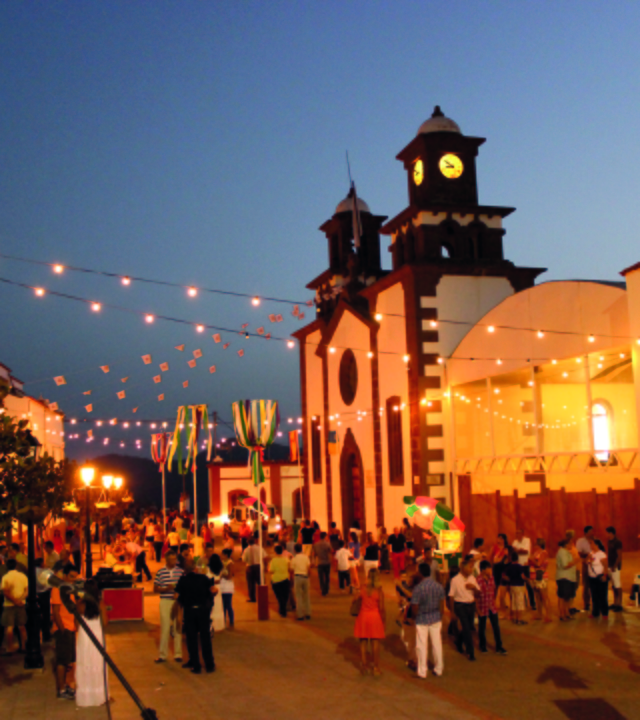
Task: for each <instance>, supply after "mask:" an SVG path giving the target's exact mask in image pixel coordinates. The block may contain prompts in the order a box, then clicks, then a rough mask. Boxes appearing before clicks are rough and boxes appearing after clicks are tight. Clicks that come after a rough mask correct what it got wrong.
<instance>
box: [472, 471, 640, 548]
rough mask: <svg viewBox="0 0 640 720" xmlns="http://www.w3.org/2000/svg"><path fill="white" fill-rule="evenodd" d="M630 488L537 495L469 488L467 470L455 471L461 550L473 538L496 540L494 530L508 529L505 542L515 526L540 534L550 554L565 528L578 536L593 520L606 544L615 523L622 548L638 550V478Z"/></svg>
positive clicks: (526, 532)
mask: <svg viewBox="0 0 640 720" xmlns="http://www.w3.org/2000/svg"><path fill="white" fill-rule="evenodd" d="M634 485H635V487H634V488H633V489H632V490H612V489H611V488H609V489H608V491H607V492H606V493H598V492H597V491H596V489H595V488H594V489H592V490H591V491H588V492H565V490H564V489H562V490H545V491H544V492H543V493H541V494H538V495H526V496H525V497H519V496H518V492H517V491H515V492H514V493H513V494H512V495H503V494H501V493H500V491H496V492H495V493H484V494H473V493H472V492H471V476H470V475H458V493H459V494H458V498H459V514H460V518H461V520H462V522H464V523H465V525H466V533H465V550H467V551H468V550H469V549H470V548H471V547H472V544H473V540H474V538H477V537H482V538H484V540H485V543H486V544H487V545H489V544H491V545H493V543H494V542H495V539H496V536H497V534H498V533H500V532H503V533H506V535H507V538H508V539H509V542H511V541H512V540H513V538H514V537H515V531H516V528H517V527H522V528H523V530H524V532H525V535H526V536H527V537H529V538H531V541H532V543H535V541H536V538H544V540H545V541H546V543H547V548H548V550H549V553H550V554H551V555H555V552H556V550H557V547H558V542H559V540H561V539H562V538H563V537H564V535H565V531H566V530H568V529H572V530H575V532H576V539H577V538H579V537H582V535H583V529H584V527H585V526H586V525H593V527H594V528H595V531H596V537H597V538H600V539H601V540H602V542H603V543H604V545H605V548H606V545H607V538H606V533H605V529H606V528H607V527H608V526H609V525H613V526H614V527H615V528H616V531H617V534H618V538H619V539H620V540H621V541H622V545H623V549H624V550H627V551H632V550H640V539H639V537H638V536H639V535H640V480H638V478H636V479H635V481H634Z"/></svg>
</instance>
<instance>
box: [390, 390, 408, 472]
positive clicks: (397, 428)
mask: <svg viewBox="0 0 640 720" xmlns="http://www.w3.org/2000/svg"><path fill="white" fill-rule="evenodd" d="M401 404H402V400H401V398H400V397H398V396H393V397H390V398H387V445H388V453H389V485H404V467H403V461H402V411H401V410H400V407H401Z"/></svg>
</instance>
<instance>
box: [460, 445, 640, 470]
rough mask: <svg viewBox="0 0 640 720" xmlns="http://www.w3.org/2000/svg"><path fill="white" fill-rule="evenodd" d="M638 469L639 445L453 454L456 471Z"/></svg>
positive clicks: (639, 463)
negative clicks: (478, 455) (516, 452)
mask: <svg viewBox="0 0 640 720" xmlns="http://www.w3.org/2000/svg"><path fill="white" fill-rule="evenodd" d="M632 470H637V471H638V472H640V449H638V448H623V449H620V450H609V451H607V452H603V451H601V450H598V451H594V452H591V451H589V450H583V451H570V452H552V453H540V454H539V455H536V454H527V455H496V456H485V457H474V458H456V472H457V473H458V474H461V475H463V474H466V473H479V474H482V475H496V474H498V475H516V474H520V473H565V474H570V473H571V474H584V473H603V472H608V473H612V472H616V473H628V472H631V471H632Z"/></svg>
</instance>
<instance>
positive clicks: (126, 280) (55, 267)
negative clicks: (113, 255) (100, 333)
mask: <svg viewBox="0 0 640 720" xmlns="http://www.w3.org/2000/svg"><path fill="white" fill-rule="evenodd" d="M0 258H3V259H5V260H13V261H17V262H23V263H28V264H32V265H39V266H44V267H49V268H51V269H52V271H53V272H54V273H56V274H58V275H61V274H63V273H64V272H65V271H67V270H69V271H73V272H81V273H89V274H94V275H101V276H104V277H109V278H117V279H119V280H120V281H121V283H122V284H123V285H126V286H128V285H130V284H131V283H132V282H133V281H135V282H142V283H148V284H154V285H159V286H165V287H176V288H181V289H183V290H185V291H186V293H187V295H188V296H189V297H196V296H197V295H198V293H199V292H204V293H215V294H221V295H228V296H232V297H239V298H247V299H250V300H251V302H252V304H253V305H254V306H259V305H260V304H261V302H262V301H269V302H278V303H284V304H287V305H306V306H309V307H310V306H311V305H312V304H313V302H312V301H310V300H307V301H302V300H290V299H287V298H278V297H271V296H260V295H255V294H250V293H243V292H236V291H231V290H220V289H219V288H206V287H196V286H194V285H184V284H182V283H175V282H171V281H168V280H155V279H150V278H144V277H139V276H130V275H123V274H121V273H114V272H109V271H106V270H96V269H93V268H83V267H79V266H74V265H62V264H60V263H52V262H46V261H42V260H33V259H30V258H23V257H19V256H16V255H8V254H4V253H0ZM0 280H1V281H2V282H7V283H10V284H15V285H19V286H21V287H26V288H28V289H31V290H34V291H35V292H36V294H37V295H40V296H42V295H44V294H45V293H49V294H52V295H58V296H59V297H67V298H69V299H75V300H81V301H82V302H86V303H90V304H91V305H92V309H93V310H94V311H96V312H97V311H99V310H101V309H102V306H103V304H102V303H99V302H95V301H90V300H87V299H86V298H78V297H77V296H72V295H65V294H64V293H57V292H54V291H51V290H48V291H47V290H45V289H44V288H37V287H33V286H30V285H25V284H22V283H17V282H15V281H10V280H8V279H2V278H0ZM104 307H111V308H115V309H119V310H125V311H127V312H133V313H136V314H139V315H145V316H146V318H155V316H153V315H149V314H147V313H142V312H140V311H136V310H130V309H127V308H122V307H121V306H116V305H104ZM374 317H375V319H376V321H378V322H381V321H382V320H383V319H384V318H385V317H395V318H401V319H404V318H405V317H406V316H405V315H404V314H402V313H389V312H385V313H376V314H375V315H374ZM158 319H164V320H171V321H173V322H181V323H185V324H190V325H196V327H198V324H197V323H192V322H189V321H187V320H181V319H177V318H169V317H166V316H164V317H163V316H158ZM147 322H153V319H147ZM441 324H442V325H459V326H460V325H463V326H467V327H474V326H475V327H485V328H486V329H487V332H489V333H494V332H496V331H497V330H513V331H520V332H532V333H535V335H536V337H538V338H543V337H544V336H545V335H547V334H548V335H570V336H579V337H586V338H587V340H588V341H589V342H595V339H596V336H595V334H593V333H586V334H585V333H583V332H578V331H575V330H558V329H550V328H541V327H535V328H534V327H523V326H518V325H499V324H488V323H482V322H474V321H470V320H450V319H446V318H438V319H437V320H430V321H429V326H430V327H431V328H433V329H436V328H437V327H438V326H439V325H441ZM204 327H205V328H209V327H210V328H212V329H216V328H215V326H213V325H205V326H204ZM217 329H220V330H221V331H229V332H235V331H234V330H229V329H228V328H217ZM249 335H254V333H249ZM598 337H601V338H606V339H611V340H629V341H636V342H637V343H638V344H640V338H634V337H629V336H624V335H608V334H600V335H598ZM273 339H278V340H285V341H286V340H287V339H286V338H281V337H280V338H273Z"/></svg>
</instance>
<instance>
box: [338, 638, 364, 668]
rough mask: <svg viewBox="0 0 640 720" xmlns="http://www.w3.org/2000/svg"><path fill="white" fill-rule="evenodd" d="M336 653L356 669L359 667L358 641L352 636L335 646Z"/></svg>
mask: <svg viewBox="0 0 640 720" xmlns="http://www.w3.org/2000/svg"><path fill="white" fill-rule="evenodd" d="M336 652H337V653H338V655H342V657H343V658H344V660H345V662H350V663H351V664H352V665H353V667H354V668H356V670H359V669H360V643H359V641H358V640H357V639H356V638H354V637H348V638H346V639H345V640H343V641H342V642H341V643H339V644H338V645H337V647H336Z"/></svg>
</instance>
